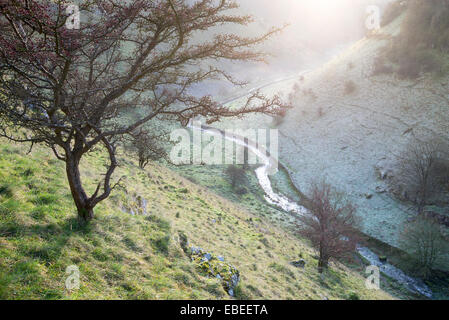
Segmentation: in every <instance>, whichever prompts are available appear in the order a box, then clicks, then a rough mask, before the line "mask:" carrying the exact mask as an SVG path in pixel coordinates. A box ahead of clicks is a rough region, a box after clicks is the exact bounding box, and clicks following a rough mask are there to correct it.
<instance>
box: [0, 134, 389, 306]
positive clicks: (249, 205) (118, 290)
mask: <svg viewBox="0 0 449 320" xmlns="http://www.w3.org/2000/svg"><path fill="white" fill-rule="evenodd" d="M25 150H26V147H25V146H23V147H22V146H16V145H13V144H8V143H6V142H5V141H0V299H229V298H230V297H229V296H228V295H227V294H226V292H225V291H224V289H223V288H222V286H221V284H220V283H219V281H218V280H217V279H209V278H207V277H206V276H205V275H203V274H201V273H200V272H198V270H196V268H195V266H194V264H193V263H192V262H191V261H190V259H189V258H188V257H187V256H186V255H185V254H184V252H183V250H182V248H181V246H180V244H179V239H178V237H179V236H178V235H179V234H180V233H183V234H185V236H186V237H187V239H188V241H189V243H190V244H191V245H195V246H200V247H202V248H204V249H205V250H206V251H209V252H212V253H214V254H216V255H222V256H224V257H225V259H226V262H227V263H230V264H232V265H234V266H235V267H236V268H237V269H238V270H239V271H240V274H241V282H240V284H239V287H238V288H237V289H236V291H235V292H236V298H237V299H261V298H265V299H321V298H322V296H326V297H329V298H330V299H347V297H348V294H349V292H356V293H357V294H358V296H360V298H361V299H389V298H391V296H389V295H388V294H386V293H384V292H382V291H379V292H377V291H369V290H366V289H365V287H364V279H363V277H362V276H361V275H360V274H358V273H357V272H355V271H354V270H351V269H349V268H347V267H346V266H344V265H341V264H335V265H333V267H332V274H331V275H329V277H328V278H327V279H325V280H324V282H323V280H322V279H321V278H320V276H319V275H318V273H317V271H316V259H315V258H313V256H314V255H315V253H314V251H313V250H312V249H311V248H310V247H309V246H308V245H307V244H306V243H304V242H303V241H302V240H300V239H297V238H296V237H295V236H293V235H292V234H291V233H289V232H288V231H286V230H284V229H281V228H280V227H277V226H276V225H275V223H273V221H272V220H271V219H269V216H270V214H271V213H272V212H273V213H276V211H277V210H275V209H273V208H270V207H268V206H263V205H262V201H260V199H261V194H260V193H257V192H255V193H250V194H248V195H245V196H244V197H245V200H244V201H242V202H243V205H236V204H235V203H234V202H232V201H229V200H226V199H224V198H222V197H220V196H217V195H216V194H215V193H213V192H211V191H210V190H208V189H206V188H205V187H201V186H198V185H196V184H194V183H192V182H190V181H189V180H187V179H185V178H182V177H180V176H179V175H178V174H176V173H174V172H173V171H171V170H169V169H167V168H165V167H162V166H160V165H157V164H151V165H150V166H149V167H148V169H147V170H146V171H144V170H141V169H139V168H138V167H137V166H136V164H135V163H134V162H133V161H131V160H129V159H121V164H122V165H121V167H120V168H119V170H118V172H117V174H116V176H115V177H116V178H117V177H120V176H124V180H123V181H124V182H123V186H122V187H120V188H118V189H116V190H115V191H114V193H113V195H112V196H111V197H110V198H109V199H108V200H107V201H105V202H103V203H101V204H100V205H99V206H98V207H97V208H96V210H95V213H96V217H95V219H94V220H93V222H92V223H91V224H89V225H88V226H82V225H80V224H79V223H78V220H77V218H76V213H75V207H74V205H73V203H72V199H71V195H70V192H69V189H68V187H67V184H66V181H65V176H64V164H63V163H62V162H60V161H56V160H54V159H53V158H52V155H51V154H50V153H48V152H47V151H46V150H45V149H41V148H39V147H38V148H35V149H34V150H33V152H32V153H31V154H30V155H26V154H25ZM105 160H106V158H105V157H104V155H102V154H101V153H94V154H92V155H91V156H90V157H89V159H87V161H85V163H83V166H82V174H83V177H84V181H85V183H86V184H87V189H88V190H93V189H94V187H95V181H96V177H98V176H97V174H98V173H97V172H100V170H101V169H102V168H103V167H102V165H103V162H104V161H105ZM198 170H199V169H198ZM201 170H203V169H201ZM209 175H211V174H210V173H209ZM205 176H206V172H204V173H201V175H197V178H198V179H203V178H204V177H205ZM206 183H210V184H211V185H212V181H208V180H206ZM251 183H253V184H254V180H253V182H251ZM216 184H217V185H216V186H215V188H213V191H215V192H216V193H220V194H222V192H221V191H220V190H226V189H227V188H228V187H229V186H228V185H227V182H226V181H225V179H224V177H219V178H217V179H216ZM253 187H254V186H253ZM253 187H251V186H250V189H251V188H253ZM217 188H218V189H217ZM220 188H221V189H220ZM254 188H255V187H254ZM254 190H255V189H254ZM229 192H230V191H229ZM142 198H145V199H146V200H147V202H148V205H147V211H148V212H149V213H150V215H149V216H147V217H145V216H142V215H135V216H131V215H130V214H128V213H125V212H124V211H126V210H129V209H133V210H134V211H135V212H139V202H140V201H141V199H142ZM240 199H241V198H239V197H236V198H235V201H237V200H238V201H240ZM213 221H215V222H213ZM300 255H301V256H302V257H303V258H304V259H305V260H306V262H307V264H306V268H305V269H297V268H294V267H292V266H291V265H290V264H289V262H290V261H293V260H295V259H297V258H298V257H299V256H300ZM71 265H76V266H77V267H78V268H79V270H80V289H79V290H72V291H68V290H67V289H65V280H66V277H67V275H66V268H67V267H68V266H71Z"/></svg>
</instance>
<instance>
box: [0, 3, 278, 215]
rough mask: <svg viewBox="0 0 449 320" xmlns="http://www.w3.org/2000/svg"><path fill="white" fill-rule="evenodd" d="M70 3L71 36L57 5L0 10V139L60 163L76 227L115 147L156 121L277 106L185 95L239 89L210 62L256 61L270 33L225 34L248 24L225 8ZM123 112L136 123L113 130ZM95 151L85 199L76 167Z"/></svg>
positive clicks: (101, 188) (103, 185) (262, 100)
mask: <svg viewBox="0 0 449 320" xmlns="http://www.w3.org/2000/svg"><path fill="white" fill-rule="evenodd" d="M78 2H79V12H80V16H81V23H80V28H78V29H72V28H68V27H67V24H66V21H67V20H68V18H69V17H70V15H69V14H67V11H66V9H67V5H68V3H67V2H66V1H62V0H51V1H50V0H40V1H39V0H6V1H5V0H1V1H0V31H1V32H0V72H1V74H0V81H1V82H0V133H1V135H2V136H3V137H6V138H8V139H10V140H13V141H16V142H28V143H31V144H34V143H41V144H45V145H46V146H48V147H49V148H50V149H51V150H52V151H53V153H54V155H55V156H56V158H58V159H59V160H62V161H64V162H65V165H66V174H67V179H68V182H69V185H70V190H71V194H72V196H73V200H74V202H75V205H76V207H77V210H78V214H79V216H80V217H81V218H82V219H84V220H85V221H89V220H91V219H92V218H93V217H94V207H95V206H96V205H97V204H98V203H99V202H101V201H103V200H105V199H106V198H108V196H109V195H110V193H111V191H112V190H113V188H114V186H115V185H116V183H114V181H113V180H114V179H113V173H114V171H115V169H116V167H117V166H118V162H117V145H118V142H119V141H120V140H122V139H123V137H125V136H127V135H130V134H131V133H132V132H136V130H139V129H140V128H142V126H143V125H145V124H146V123H148V122H150V121H152V120H155V119H161V120H167V121H177V122H179V123H181V124H182V125H187V124H188V122H189V121H190V120H191V119H193V118H195V117H197V116H202V117H203V119H205V120H206V121H207V123H212V122H214V121H218V120H220V119H221V118H222V117H235V116H241V115H244V114H248V113H255V112H260V113H266V114H270V115H273V114H277V113H278V112H279V110H280V109H282V108H283V107H285V105H284V104H283V102H282V101H281V99H280V98H279V97H278V96H277V95H276V96H273V97H266V96H264V95H262V94H261V93H260V92H255V93H252V94H251V95H250V96H249V97H248V100H247V101H246V103H244V104H243V105H242V106H241V107H240V108H238V109H230V108H228V107H225V106H223V105H221V104H220V103H218V102H217V101H215V100H214V99H213V97H211V96H197V95H195V94H193V91H192V89H193V87H194V86H198V85H199V84H201V83H202V82H204V81H206V80H209V79H215V80H216V79H223V80H227V81H230V82H231V83H232V84H234V85H243V84H244V83H242V82H238V81H237V80H235V79H234V77H232V75H231V74H228V73H227V72H226V71H225V70H223V69H222V68H220V67H219V63H220V62H221V61H223V60H230V61H264V57H265V54H264V53H263V52H261V51H260V50H259V49H258V46H259V45H260V44H262V43H263V42H264V41H265V40H266V39H268V38H269V37H270V36H272V35H274V34H275V33H276V32H278V31H280V29H275V28H273V29H271V30H270V31H268V32H267V33H265V34H263V35H260V36H257V37H244V36H240V35H237V34H235V33H230V32H226V31H225V29H223V27H224V26H240V27H244V26H246V25H247V24H248V23H250V22H251V21H252V18H251V17H250V16H241V15H238V14H237V13H235V9H237V8H238V5H237V4H236V3H235V2H234V1H232V0H196V1H195V0H154V1H148V0H135V1H123V0H90V1H78ZM220 28H221V29H220ZM217 30H218V31H220V32H218V33H216V34H215V33H214V32H216V31H217ZM228 30H229V29H228ZM130 109H139V112H140V113H141V114H142V116H140V117H139V118H138V119H136V120H135V121H132V122H126V121H123V119H124V117H123V116H124V114H126V112H127V111H128V110H130ZM99 147H101V148H103V149H104V150H105V151H106V152H107V154H108V158H109V164H108V166H107V169H106V172H105V173H104V176H103V177H102V178H101V179H100V181H99V183H98V186H97V187H96V189H95V191H94V192H93V193H92V194H90V195H88V194H87V193H86V191H85V186H84V185H83V183H82V179H81V175H80V170H79V165H80V161H81V160H82V159H83V157H84V156H85V155H86V154H88V153H89V152H91V151H92V150H93V148H97V149H98V148H99Z"/></svg>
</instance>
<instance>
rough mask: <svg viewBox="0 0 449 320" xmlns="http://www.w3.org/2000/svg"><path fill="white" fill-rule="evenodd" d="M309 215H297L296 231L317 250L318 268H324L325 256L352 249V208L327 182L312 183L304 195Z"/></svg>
mask: <svg viewBox="0 0 449 320" xmlns="http://www.w3.org/2000/svg"><path fill="white" fill-rule="evenodd" d="M307 198H308V201H307V202H308V204H307V209H309V214H305V215H303V216H301V217H300V218H299V221H300V224H299V226H298V228H299V233H300V234H301V235H302V236H304V237H306V238H307V239H309V240H310V241H311V242H312V245H313V246H314V247H315V248H316V249H317V250H318V251H319V261H318V271H319V272H320V273H321V272H323V270H324V269H327V268H328V265H329V259H331V258H342V257H347V256H348V255H350V254H351V253H352V252H355V250H356V246H357V242H358V240H359V237H358V233H357V231H356V228H355V227H356V224H357V219H356V217H355V212H356V209H355V207H354V206H353V205H352V204H351V203H349V202H348V201H347V200H345V198H344V196H343V195H342V194H341V193H339V192H337V191H335V190H334V189H333V188H332V187H331V186H330V185H329V184H328V183H326V182H324V181H323V182H320V183H313V184H312V188H311V191H310V194H309V195H307Z"/></svg>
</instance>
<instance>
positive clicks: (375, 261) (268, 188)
mask: <svg viewBox="0 0 449 320" xmlns="http://www.w3.org/2000/svg"><path fill="white" fill-rule="evenodd" d="M302 74H304V73H302ZM287 80H290V78H288V79H285V80H284V81H287ZM281 81H282V80H277V81H275V83H279V82H281ZM266 86H268V85H264V87H266ZM257 89H260V88H257ZM257 89H253V90H257ZM239 98H241V97H238V98H235V99H234V100H232V101H235V100H237V99H239ZM232 101H227V103H229V102H232ZM189 127H190V128H192V129H193V130H201V131H203V132H206V133H207V134H209V135H213V136H220V137H224V138H225V139H227V140H229V141H233V142H234V143H236V144H238V145H241V146H244V147H247V148H248V150H250V151H251V152H253V153H254V154H255V155H256V156H258V157H259V159H261V160H262V162H263V164H262V165H261V166H259V167H258V168H257V169H256V170H255V174H256V177H257V179H258V181H259V184H260V187H261V188H262V190H263V191H264V193H265V200H266V201H267V202H268V203H270V204H272V205H275V206H277V207H279V208H281V209H282V210H284V211H286V212H291V213H294V214H297V215H304V214H307V209H306V208H304V207H303V206H301V205H299V204H298V203H296V202H294V201H292V200H290V199H289V198H287V197H286V196H284V195H282V194H279V193H276V192H275V191H274V190H273V187H272V184H271V181H270V178H269V174H270V173H271V172H276V171H274V168H277V166H278V160H277V159H274V158H273V157H272V156H268V155H267V152H266V150H264V149H261V148H258V146H257V145H256V144H255V143H254V142H252V141H249V140H248V139H245V138H243V137H240V136H236V135H234V136H232V135H227V134H224V132H223V131H222V130H219V129H216V128H213V127H209V126H205V125H202V126H201V127H195V126H194V125H193V124H192V123H191V124H189ZM357 250H358V253H359V254H360V255H361V256H362V257H363V258H364V259H366V260H367V261H368V262H369V263H370V264H371V265H374V266H377V267H379V270H380V272H381V273H383V274H384V275H386V276H388V277H389V278H391V279H394V280H396V281H397V282H399V283H400V284H402V285H404V286H405V287H406V288H407V289H408V290H410V291H411V292H414V293H419V294H422V295H423V296H426V297H427V298H431V297H432V291H431V290H430V289H429V288H428V287H427V286H426V285H425V284H424V283H423V282H422V281H421V280H420V279H416V278H413V277H410V276H408V275H407V274H405V273H404V272H403V271H402V270H400V269H398V268H396V267H395V266H393V265H391V264H389V263H383V262H381V261H380V260H379V257H378V256H377V255H376V254H375V253H374V252H372V251H371V250H370V249H369V248H367V247H363V246H358V247H357Z"/></svg>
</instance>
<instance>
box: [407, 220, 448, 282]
mask: <svg viewBox="0 0 449 320" xmlns="http://www.w3.org/2000/svg"><path fill="white" fill-rule="evenodd" d="M400 239H401V243H402V246H403V248H404V249H405V250H406V251H407V252H409V253H410V254H411V255H412V257H413V258H414V259H415V260H416V263H417V266H418V267H419V271H420V272H421V275H422V276H423V277H424V278H428V277H429V276H430V275H431V274H432V270H433V269H434V267H435V266H436V265H437V263H439V262H440V261H441V260H442V258H443V255H444V254H448V253H449V252H448V249H449V247H448V244H447V240H446V239H444V237H443V235H442V233H441V226H440V225H439V223H438V222H437V221H436V220H434V219H433V218H431V217H426V216H424V215H421V216H418V218H417V219H416V221H414V222H413V223H410V224H408V225H407V226H406V227H405V228H404V230H403V232H402V233H401V238H400Z"/></svg>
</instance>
